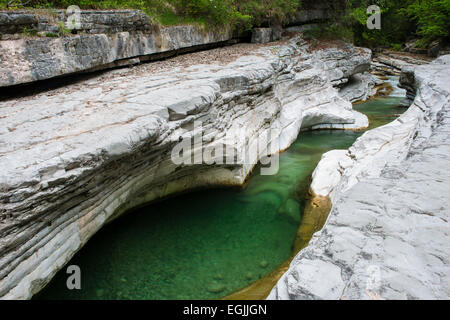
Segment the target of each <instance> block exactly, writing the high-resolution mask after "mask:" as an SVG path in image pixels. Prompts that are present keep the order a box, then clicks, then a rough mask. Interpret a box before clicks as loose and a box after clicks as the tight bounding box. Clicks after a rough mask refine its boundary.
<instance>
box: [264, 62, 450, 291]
mask: <svg viewBox="0 0 450 320" xmlns="http://www.w3.org/2000/svg"><path fill="white" fill-rule="evenodd" d="M407 74H408V76H405V77H403V83H404V85H407V86H408V87H409V88H411V90H412V91H414V92H416V96H415V100H414V102H413V104H412V105H411V106H410V108H409V109H408V111H407V112H405V113H404V114H403V115H402V116H400V117H399V118H398V119H397V120H395V121H393V122H392V123H390V124H388V125H385V126H383V127H380V128H377V129H374V130H370V131H368V132H366V133H365V134H364V135H363V136H362V137H360V138H359V139H358V140H357V141H356V142H355V144H354V145H353V146H352V147H351V148H350V149H349V150H335V151H331V152H328V153H326V154H325V155H324V156H323V158H322V160H321V162H320V163H319V165H318V167H317V168H316V170H315V172H314V174H313V183H312V185H311V189H312V191H313V192H314V193H315V194H316V195H319V196H329V197H330V198H331V200H332V203H333V208H332V210H331V213H330V216H329V218H328V221H327V223H326V225H325V227H324V228H323V229H322V230H321V231H320V232H318V233H316V235H315V236H314V237H313V239H312V241H311V242H310V244H309V246H308V247H307V248H305V249H304V250H302V251H301V252H300V253H299V254H298V255H297V256H296V257H295V258H294V260H293V262H292V263H291V265H290V268H289V270H288V271H287V272H286V273H285V274H284V275H283V277H282V278H281V279H280V281H279V282H278V284H277V285H276V287H275V288H274V289H273V290H272V292H271V294H270V295H269V299H448V298H449V297H450V281H449V275H450V267H449V266H450V264H449V263H450V251H449V247H448V243H449V241H450V224H449V218H450V216H449V210H448V203H449V201H450V193H449V192H448V190H449V187H450V161H449V159H448V154H449V153H450V143H449V141H450V131H449V128H450V103H449V102H450V94H449V86H448V84H449V83H450V56H443V57H441V58H439V59H437V60H436V61H435V62H433V63H431V64H429V65H424V66H419V67H415V68H414V69H413V70H411V69H409V70H408V71H407Z"/></svg>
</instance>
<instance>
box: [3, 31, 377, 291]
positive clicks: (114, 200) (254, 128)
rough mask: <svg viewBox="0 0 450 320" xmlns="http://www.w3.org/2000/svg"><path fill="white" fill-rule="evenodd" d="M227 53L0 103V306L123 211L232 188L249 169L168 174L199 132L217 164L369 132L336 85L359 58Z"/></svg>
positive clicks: (253, 48) (353, 53) (279, 47)
mask: <svg viewBox="0 0 450 320" xmlns="http://www.w3.org/2000/svg"><path fill="white" fill-rule="evenodd" d="M236 47H237V48H241V49H243V50H244V51H245V54H244V55H243V56H241V57H239V58H235V59H233V60H232V61H231V62H226V63H221V64H220V63H218V62H216V63H209V64H206V63H207V61H205V62H204V64H193V65H190V66H185V65H177V64H174V65H172V66H171V67H165V68H162V69H160V70H156V69H149V71H145V70H147V69H143V70H144V71H142V72H137V73H127V71H126V70H125V71H123V70H120V72H117V71H111V73H110V76H109V77H106V78H105V77H98V78H96V79H91V80H86V81H84V82H82V83H79V84H74V85H71V86H68V87H66V88H62V89H58V90H54V91H50V92H47V93H42V94H39V95H37V96H34V97H26V98H20V99H15V100H10V101H5V102H0V128H1V129H0V130H1V131H0V137H1V138H0V167H1V168H3V169H2V171H1V172H0V297H1V298H4V299H12V298H19V299H26V298H30V297H31V296H32V295H33V294H35V293H36V292H38V291H39V290H40V289H41V288H42V287H43V286H45V284H46V283H47V282H48V281H50V279H51V278H52V277H53V275H54V274H55V273H56V272H57V271H58V270H59V269H60V268H62V267H63V266H64V264H65V263H66V262H67V261H69V260H70V258H71V257H72V256H73V255H74V254H75V253H76V252H77V251H78V250H79V249H80V248H81V247H82V246H83V245H84V244H85V243H86V242H87V241H88V240H89V238H90V237H91V236H92V235H93V234H95V232H96V231H97V230H99V229H100V228H101V227H102V226H103V225H104V224H105V223H107V222H109V221H111V220H112V219H114V218H115V217H117V216H118V215H120V214H122V213H124V212H125V211H127V210H129V209H132V208H134V207H136V206H139V205H142V204H145V203H147V202H149V201H152V200H154V199H158V198H161V197H164V196H167V195H170V194H174V193H177V192H181V191H186V190H189V189H193V188H197V187H208V186H209V187H212V186H231V185H241V184H243V182H244V181H245V179H246V177H247V176H248V174H249V173H250V171H251V170H252V169H253V166H254V163H247V162H239V161H236V163H234V164H228V165H227V164H220V163H219V164H210V165H208V164H205V163H204V162H203V163H202V164H192V165H187V164H175V163H174V162H173V161H172V160H171V152H172V151H173V149H174V147H175V145H177V144H178V143H179V142H181V141H185V140H184V139H186V141H187V140H188V139H189V138H191V137H194V136H199V135H200V133H201V138H200V141H201V142H202V143H201V145H199V143H195V144H194V145H193V146H192V150H191V153H194V154H196V152H198V151H200V152H201V153H202V154H206V152H207V151H208V150H211V148H214V147H215V146H221V145H226V146H229V147H230V148H229V149H226V153H225V156H232V155H236V154H237V155H238V158H240V159H242V155H241V153H240V152H241V151H242V150H248V149H250V148H251V147H252V146H254V145H255V143H256V141H257V138H258V137H259V136H260V135H262V134H264V133H266V132H269V131H271V130H275V131H276V135H273V136H272V139H273V141H275V140H276V141H277V142H279V143H278V144H277V148H276V150H274V151H278V150H284V149H286V148H288V147H289V145H290V144H291V143H292V142H293V141H294V140H295V139H296V138H297V136H298V134H299V132H300V131H301V130H302V129H313V128H321V127H328V128H330V127H332V128H341V129H345V128H361V127H366V126H367V125H368V121H367V118H366V117H365V116H364V115H361V114H359V113H357V112H355V111H353V110H352V105H351V103H350V102H348V101H346V100H344V99H343V98H341V97H340V96H339V92H338V90H337V89H336V88H335V87H334V86H336V85H337V84H340V83H345V82H346V81H348V78H349V77H351V76H353V75H354V74H355V73H359V72H364V71H366V70H367V68H368V66H369V64H370V58H371V53H370V51H369V50H365V49H361V48H354V47H352V46H351V45H343V46H341V47H340V48H329V49H323V50H318V51H314V52H312V51H310V50H309V48H308V45H307V44H306V43H305V42H304V41H303V40H301V39H300V38H294V39H292V40H290V41H288V42H280V43H275V44H274V45H273V46H267V45H265V46H257V45H250V44H247V45H245V44H241V45H236ZM225 49H227V50H233V47H230V48H224V50H225ZM165 66H167V65H165ZM147 67H149V68H151V65H147ZM140 68H144V66H141V67H140ZM196 121H201V122H202V123H203V126H202V127H201V128H195V127H194V124H195V122H196ZM226 138H228V140H227V139H226ZM230 138H231V140H229V139H230ZM230 141H231V142H230ZM197 142H198V141H197ZM209 152H210V151H209ZM191 153H188V154H189V157H190V156H191ZM211 155H212V158H215V157H216V158H215V159H216V160H217V159H218V158H219V155H218V154H212V153H211ZM260 158H261V155H260V156H258V159H260ZM258 159H256V160H258Z"/></svg>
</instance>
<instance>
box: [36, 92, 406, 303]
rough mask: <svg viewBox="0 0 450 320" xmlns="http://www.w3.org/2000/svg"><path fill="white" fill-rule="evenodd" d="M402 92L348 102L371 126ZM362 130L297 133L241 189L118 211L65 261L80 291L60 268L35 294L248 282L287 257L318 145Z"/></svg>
mask: <svg viewBox="0 0 450 320" xmlns="http://www.w3.org/2000/svg"><path fill="white" fill-rule="evenodd" d="M401 99H402V98H401V97H395V96H394V97H392V96H391V97H385V98H378V99H374V100H372V101H369V102H367V103H363V104H359V105H356V106H355V109H357V110H359V111H361V112H364V113H366V114H367V115H368V116H369V118H371V119H372V120H373V121H374V124H375V125H376V126H379V125H382V124H385V123H388V122H390V121H392V120H393V118H394V117H396V116H397V115H398V114H399V113H401V112H402V111H404V109H399V108H398V107H396V106H397V105H398V103H399V102H400V100H401ZM361 134H362V133H361V132H352V131H315V132H305V133H302V134H301V135H300V136H299V138H298V140H297V141H296V142H295V143H294V144H293V145H292V146H291V147H290V148H289V150H287V151H286V152H284V153H282V154H281V157H280V170H279V173H278V174H277V175H275V176H261V175H259V172H258V170H257V172H256V174H254V175H253V176H252V177H251V179H250V182H249V184H248V186H247V187H246V188H245V189H243V190H240V189H239V190H237V189H216V190H204V191H197V192H193V193H189V194H185V195H180V196H177V197H174V198H171V199H167V200H165V201H162V202H159V203H155V204H151V205H148V206H146V207H144V208H141V209H139V210H137V211H136V212H133V213H132V214H129V215H125V216H123V217H121V218H119V219H117V220H116V221H114V222H113V223H111V224H110V225H107V226H105V227H104V228H103V229H102V230H100V231H99V232H98V233H97V234H96V235H95V236H94V237H93V238H92V239H91V240H90V241H89V242H88V243H87V244H86V246H85V247H84V248H83V249H82V250H80V252H78V253H77V254H76V255H75V256H74V258H73V259H72V260H71V261H70V262H69V263H68V265H78V266H80V268H81V272H82V289H81V290H73V291H70V290H68V289H67V287H66V279H67V276H68V275H67V274H66V273H65V270H66V268H63V269H62V270H61V271H60V272H59V273H58V274H57V275H56V276H55V278H54V279H53V280H52V281H51V283H50V284H49V285H48V286H47V287H46V288H45V289H44V290H43V291H42V292H41V293H40V294H39V295H38V296H37V297H36V298H41V299H217V298H221V297H224V296H226V295H228V294H230V293H232V292H234V291H236V290H239V289H241V288H243V287H245V286H247V285H248V284H250V283H252V282H254V281H255V280H257V279H259V278H262V277H264V276H265V275H266V274H268V273H270V272H271V271H272V270H274V269H275V268H276V267H277V266H279V265H280V264H281V263H282V262H283V261H284V260H286V259H287V258H288V257H289V256H290V254H291V252H292V245H293V241H294V238H295V236H296V232H297V229H298V227H299V224H300V221H301V212H302V206H303V205H304V203H303V200H302V191H304V190H306V189H307V188H308V187H309V179H308V178H309V177H310V175H311V173H312V172H313V170H314V168H315V167H316V166H317V163H318V162H319V160H320V158H321V156H322V154H323V153H324V152H327V151H329V150H332V149H347V148H348V147H350V146H351V145H352V144H353V142H354V141H355V140H356V139H357V138H358V137H359V136H360V135H361Z"/></svg>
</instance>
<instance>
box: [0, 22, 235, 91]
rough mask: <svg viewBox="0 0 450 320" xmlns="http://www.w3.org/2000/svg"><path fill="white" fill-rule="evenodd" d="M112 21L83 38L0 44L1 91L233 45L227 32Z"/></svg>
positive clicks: (96, 27) (81, 36)
mask: <svg viewBox="0 0 450 320" xmlns="http://www.w3.org/2000/svg"><path fill="white" fill-rule="evenodd" d="M95 16H97V15H95ZM98 16H99V17H101V15H98ZM106 17H108V15H106ZM114 17H115V18H118V17H117V16H111V17H110V19H111V21H110V20H107V21H106V22H105V23H107V24H106V25H105V26H103V27H101V26H99V25H97V24H93V23H91V24H90V27H89V29H88V30H86V32H84V33H80V34H76V35H69V36H62V37H56V38H52V37H46V36H43V37H22V38H21V39H15V40H3V41H0V87H7V86H11V85H18V84H23V83H30V82H34V81H38V80H46V79H51V78H54V77H57V76H63V75H68V74H73V73H77V72H89V71H95V70H100V69H109V68H113V67H117V66H123V65H132V64H137V63H140V62H142V61H148V60H149V59H152V58H153V56H155V57H164V56H170V55H171V54H173V53H175V52H180V51H181V50H184V51H193V50H195V49H198V48H202V47H205V46H208V45H212V44H216V45H217V44H220V43H223V42H226V41H229V40H231V39H232V34H231V31H227V30H223V31H221V32H214V31H205V30H203V29H202V28H200V27H195V26H173V27H159V26H157V25H156V24H152V23H151V22H148V23H146V24H145V23H144V22H142V26H141V25H140V24H136V25H133V28H131V27H128V26H129V25H128V23H134V19H133V17H129V16H128V15H125V16H123V17H122V18H123V20H120V19H119V21H122V23H117V24H116V25H114V24H113V22H114V19H113V18H114ZM119 17H120V16H119ZM92 24H93V25H92ZM82 25H83V24H82ZM85 25H89V24H88V23H87V22H86V24H85ZM85 28H88V27H85ZM122 30H123V31H122ZM164 54H165V55H164Z"/></svg>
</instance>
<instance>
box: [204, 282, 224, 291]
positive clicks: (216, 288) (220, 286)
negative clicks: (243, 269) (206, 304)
mask: <svg viewBox="0 0 450 320" xmlns="http://www.w3.org/2000/svg"><path fill="white" fill-rule="evenodd" d="M207 290H208V291H209V292H211V293H219V292H222V291H223V290H225V286H224V285H223V284H221V283H214V284H212V285H210V286H209V287H208V289H207Z"/></svg>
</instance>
